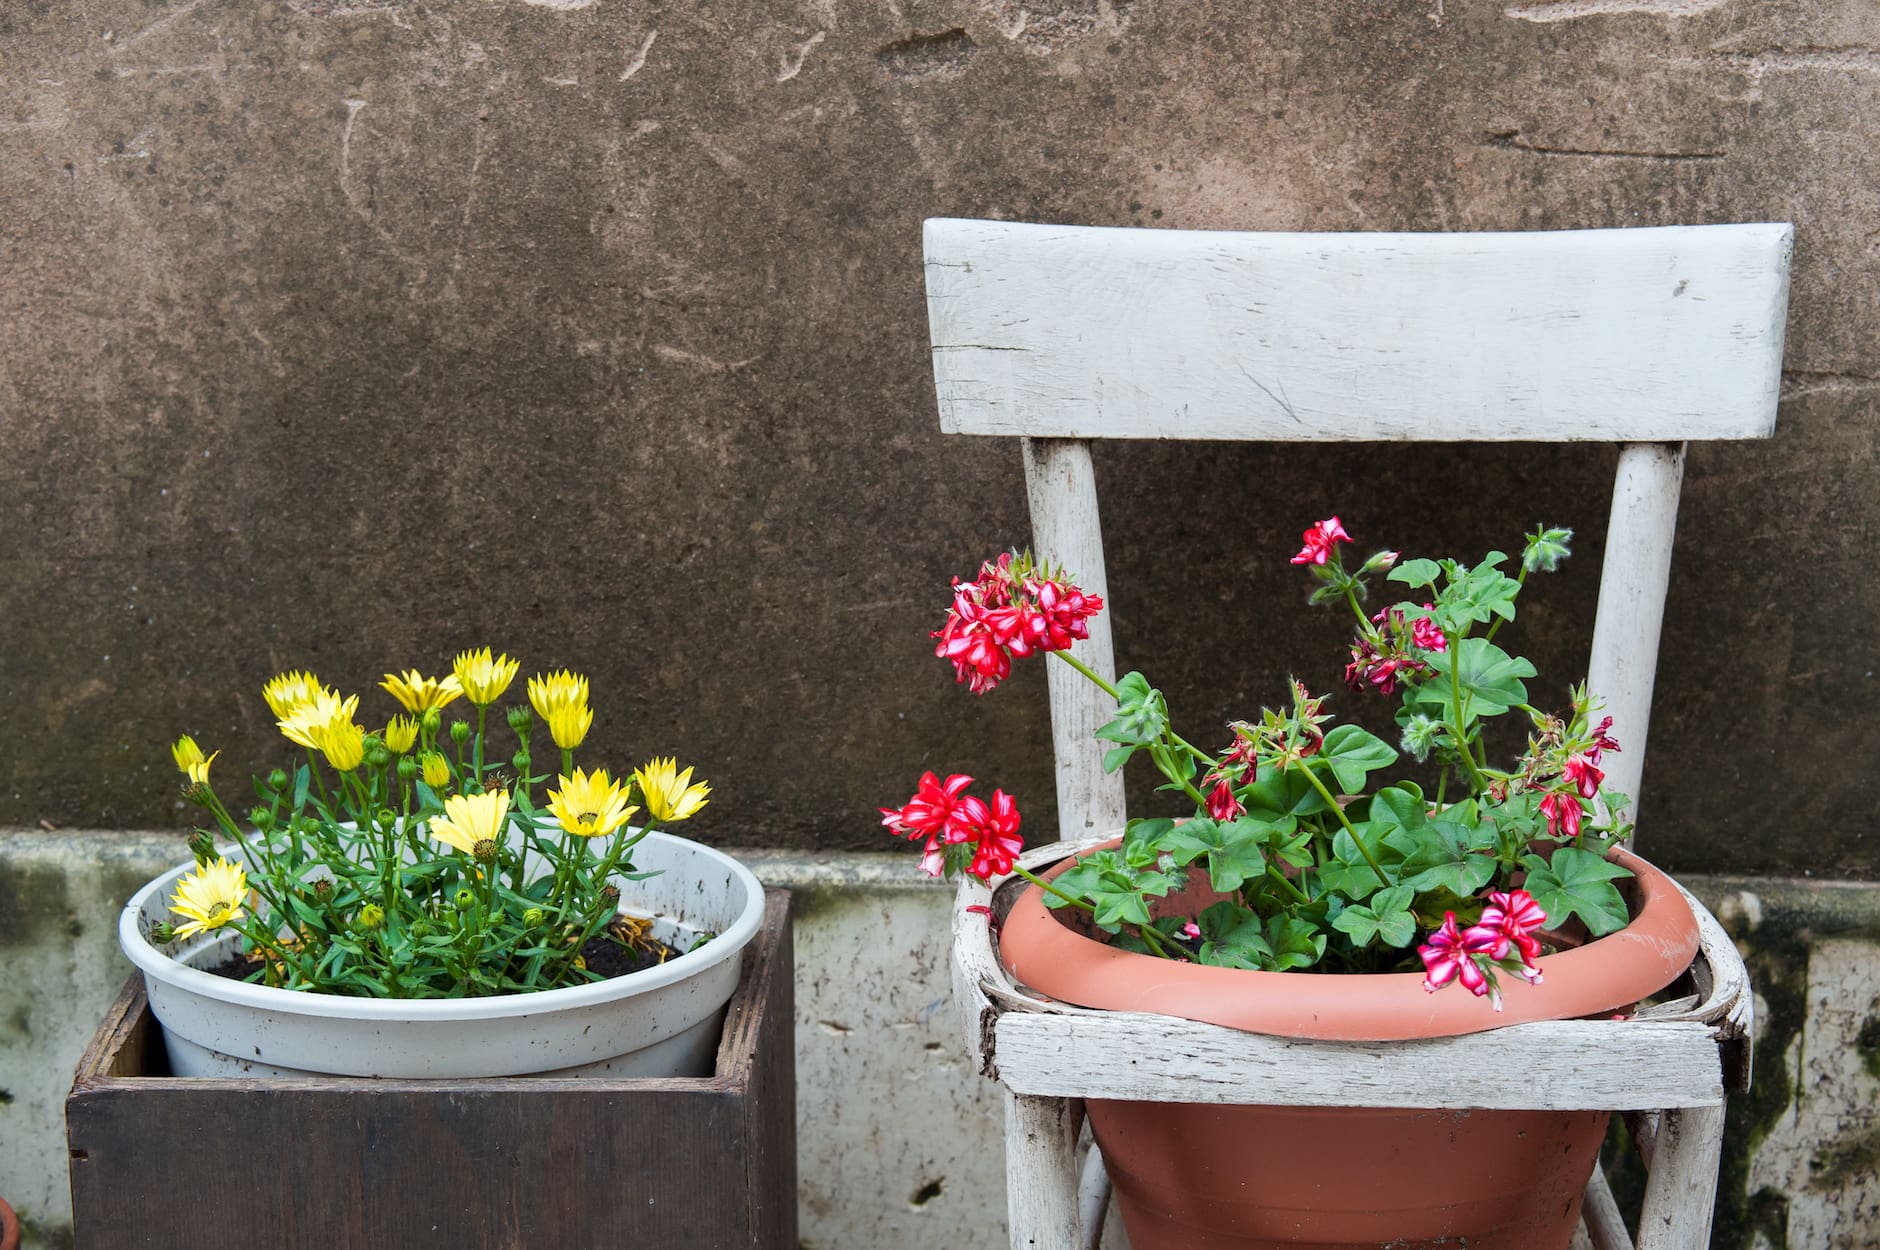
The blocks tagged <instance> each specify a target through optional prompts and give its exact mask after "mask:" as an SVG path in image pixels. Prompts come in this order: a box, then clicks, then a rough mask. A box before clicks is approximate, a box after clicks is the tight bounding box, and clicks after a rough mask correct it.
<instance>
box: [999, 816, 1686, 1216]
mask: <svg viewBox="0 0 1880 1250" xmlns="http://www.w3.org/2000/svg"><path fill="white" fill-rule="evenodd" d="M1112 845H1114V844H1112ZM1617 858H1618V861H1619V862H1620V863H1622V864H1624V865H1625V866H1626V867H1627V868H1629V869H1631V870H1632V871H1633V872H1634V873H1636V874H1637V877H1636V882H1637V891H1638V893H1637V898H1636V901H1635V905H1634V917H1633V920H1632V922H1631V924H1629V925H1627V926H1626V928H1624V929H1623V930H1621V931H1620V932H1618V933H1614V934H1610V935H1608V936H1606V937H1604V938H1600V939H1599V940H1597V941H1593V942H1589V943H1587V944H1586V945H1584V946H1581V947H1577V948H1575V949H1572V950H1567V951H1563V952H1561V953H1559V954H1555V955H1549V956H1547V957H1545V958H1544V959H1542V960H1541V961H1540V966H1541V969H1542V971H1543V973H1544V978H1545V979H1544V982H1543V984H1541V985H1539V986H1529V985H1527V984H1526V983H1524V982H1521V981H1520V980H1518V979H1517V978H1514V977H1504V978H1502V993H1503V996H1504V1000H1505V1003H1504V1010H1503V1011H1501V1012H1500V1013H1497V1012H1495V1011H1493V1010H1492V1009H1491V1008H1490V1007H1489V1004H1488V1002H1487V1001H1486V1000H1485V999H1479V998H1475V997H1472V996H1471V995H1469V994H1468V993H1466V992H1464V991H1463V990H1462V989H1461V987H1459V986H1453V985H1452V986H1450V987H1449V988H1447V989H1445V990H1442V991H1440V992H1438V993H1435V994H1431V993H1428V992H1426V991H1425V990H1424V989H1423V978H1422V976H1421V975H1419V974H1417V973H1388V974H1375V975H1339V974H1332V973H1321V974H1314V973H1301V972H1247V971H1241V970H1237V969H1230V968H1213V967H1205V966H1202V965H1199V964H1181V963H1171V962H1170V961H1168V960H1164V959H1156V958H1153V957H1151V956H1148V955H1136V954H1131V953H1130V952H1128V951H1123V950H1118V949H1116V948H1114V947H1111V946H1107V945H1104V944H1103V943H1101V942H1099V941H1096V940H1094V939H1092V938H1089V937H1086V936H1084V935H1083V934H1082V933H1079V932H1077V931H1076V930H1075V929H1073V928H1072V927H1071V926H1070V925H1068V924H1066V923H1064V921H1063V920H1061V919H1060V918H1059V914H1056V913H1053V912H1051V911H1048V910H1047V909H1046V908H1045V906H1044V902H1043V892H1042V891H1040V890H1039V889H1038V888H1037V887H1035V886H1034V887H1031V888H1030V889H1028V890H1026V891H1025V892H1024V893H1023V894H1022V895H1021V896H1020V898H1019V900H1018V903H1017V904H1016V905H1015V906H1014V907H1013V909H1012V912H1011V914H1010V915H1009V916H1007V917H1006V920H1005V923H1004V926H1003V929H1002V930H1001V934H1000V954H1001V958H1002V959H1003V960H1004V962H1005V965H1006V967H1007V968H1008V969H1010V970H1011V972H1012V975H1013V976H1014V977H1016V978H1018V979H1019V980H1020V981H1022V982H1024V983H1025V984H1026V985H1029V986H1031V987H1032V988H1033V989H1035V990H1038V991H1039V992H1040V993H1043V994H1047V995H1049V996H1051V997H1053V998H1056V999H1059V1000H1061V1001H1063V1002H1067V1003H1075V1004H1077V1005H1079V1006H1084V1007H1097V1008H1104V1009H1109V1010H1116V1011H1149V1012H1158V1013H1161V1014H1164V1015H1172V1016H1181V1017H1184V1018H1186V1019H1190V1020H1201V1021H1205V1022H1208V1023H1212V1024H1220V1025H1225V1026H1227V1027H1229V1028H1238V1029H1245V1030H1247V1031H1249V1032H1256V1033H1266V1034H1272V1035H1276V1036H1281V1037H1295V1038H1302V1039H1316V1040H1325V1041H1400V1040H1409V1039H1418V1038H1436V1037H1449V1036H1455V1035H1458V1034H1463V1033H1476V1032H1482V1031H1485V1030H1487V1029H1492V1028H1498V1027H1501V1026H1503V1025H1508V1024H1519V1023H1524V1022H1527V1021H1533V1020H1564V1019H1573V1018H1578V1017H1582V1016H1598V1015H1604V1014H1607V1013H1609V1012H1612V1011H1616V1010H1619V1009H1622V1008H1626V1007H1629V1006H1630V1005H1631V1004H1633V1003H1635V1002H1637V1001H1639V1000H1640V999H1642V998H1644V997H1646V996H1647V995H1649V994H1652V993H1655V992H1657V991H1658V990H1661V989H1663V988H1664V987H1665V986H1667V985H1669V984H1670V983H1671V982H1672V981H1674V980H1675V979H1676V978H1677V977H1678V976H1679V975H1680V974H1681V973H1683V972H1684V970H1685V969H1686V968H1688V967H1689V966H1690V963H1691V960H1692V958H1693V957H1694V956H1695V955H1696V953H1697V922H1696V919H1695V917H1693V916H1692V914H1691V909H1690V907H1689V905H1688V904H1686V903H1685V901H1684V898H1683V896H1682V895H1681V894H1680V893H1679V891H1678V889H1677V887H1676V886H1675V885H1674V884H1673V883H1672V881H1671V879H1670V878H1669V877H1666V876H1665V875H1664V874H1663V873H1661V872H1659V871H1658V870H1657V869H1656V868H1653V867H1652V866H1651V865H1650V864H1647V863H1646V862H1645V861H1643V860H1641V859H1639V858H1638V857H1637V856H1634V855H1630V854H1627V853H1625V852H1619V853H1618V854H1617ZM1070 863H1071V861H1065V862H1064V863H1063V864H1061V865H1059V866H1058V867H1057V868H1056V869H1055V870H1054V871H1053V873H1052V874H1050V875H1055V874H1056V873H1057V872H1062V871H1064V870H1065V869H1067V868H1069V867H1070ZM1191 880H1192V881H1193V882H1194V884H1192V885H1191V887H1190V888H1189V889H1188V890H1187V891H1185V892H1182V893H1180V894H1177V895H1173V896H1171V898H1170V899H1169V900H1168V905H1169V906H1170V907H1171V909H1174V910H1181V911H1185V912H1191V911H1193V910H1195V909H1197V908H1198V907H1204V906H1206V905H1207V904H1208V903H1209V902H1211V901H1213V899H1214V898H1215V897H1218V896H1216V895H1214V894H1213V892H1212V891H1211V890H1210V889H1209V888H1208V885H1207V881H1206V877H1205V875H1203V874H1199V873H1197V874H1196V875H1195V876H1194V877H1193V878H1192V879H1191ZM1589 1062H1597V1058H1596V1057H1589ZM1508 1079H1509V1080H1510V1081H1519V1080H1520V1079H1521V1077H1520V1074H1519V1073H1518V1072H1510V1073H1509V1074H1508ZM1088 1110H1089V1115H1090V1120H1091V1126H1092V1128H1093V1130H1094V1131H1095V1133H1096V1137H1097V1141H1098V1144H1099V1145H1100V1146H1101V1147H1102V1149H1103V1157H1104V1162H1105V1164H1106V1165H1107V1167H1108V1169H1109V1172H1110V1178H1111V1181H1112V1183H1113V1184H1114V1186H1115V1189H1116V1194H1117V1199H1118V1207H1119V1209H1120V1210H1121V1212H1122V1216H1123V1221H1124V1224H1125V1225H1126V1226H1127V1228H1128V1230H1129V1239H1130V1243H1131V1245H1133V1246H1134V1247H1135V1248H1136V1250H1228V1248H1230V1247H1231V1248H1232V1250H1266V1248H1268V1247H1272V1248H1275V1250H1277V1248H1279V1247H1294V1248H1298V1247H1318V1248H1320V1250H1359V1248H1362V1250H1379V1248H1380V1247H1390V1248H1391V1250H1419V1248H1421V1247H1430V1248H1432V1250H1434V1248H1435V1247H1438V1246H1441V1247H1459V1246H1463V1245H1466V1246H1468V1247H1470V1250H1566V1246H1567V1244H1568V1242H1569V1241H1570V1240H1571V1239H1572V1235H1573V1228H1574V1225H1575V1223H1576V1222H1577V1221H1578V1219H1579V1210H1580V1193H1581V1190H1582V1189H1584V1187H1585V1185H1586V1179H1587V1177H1588V1175H1590V1173H1591V1171H1592V1165H1593V1161H1594V1159H1595V1157H1596V1156H1597V1153H1598V1150H1599V1143H1600V1140H1601V1139H1602V1138H1603V1137H1604V1135H1605V1129H1606V1119H1607V1116H1606V1114H1605V1113H1604V1112H1545V1111H1537V1112H1525V1111H1403V1110H1383V1109H1369V1108H1306V1107H1263V1106H1223V1105H1214V1104H1194V1103H1143V1102H1109V1101H1102V1100H1094V1099H1093V1100H1091V1101H1090V1102H1089V1103H1088Z"/></svg>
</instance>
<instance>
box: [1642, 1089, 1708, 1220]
mask: <svg viewBox="0 0 1880 1250" xmlns="http://www.w3.org/2000/svg"><path fill="white" fill-rule="evenodd" d="M1722 1156H1723V1107H1722V1106H1721V1105H1719V1106H1715V1107H1686V1108H1683V1109H1681V1110H1676V1111H1666V1112H1665V1113H1664V1115H1663V1116H1662V1117H1661V1119H1660V1121H1659V1125H1658V1141H1657V1146H1656V1148H1655V1149H1654V1150H1653V1152H1652V1161H1651V1171H1650V1172H1649V1173H1648V1174H1647V1175H1646V1178H1645V1204H1644V1209H1643V1210H1642V1211H1641V1212H1640V1213H1639V1221H1638V1250H1705V1247H1707V1246H1708V1245H1710V1222H1711V1219H1712V1217H1713V1214H1714V1211H1715V1207H1716V1198H1717V1165H1718V1162H1719V1161H1720V1160H1721V1158H1722Z"/></svg>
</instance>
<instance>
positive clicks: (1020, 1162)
mask: <svg viewBox="0 0 1880 1250" xmlns="http://www.w3.org/2000/svg"><path fill="white" fill-rule="evenodd" d="M1078 1125H1079V1117H1078V1116H1077V1115H1076V1113H1075V1110H1074V1108H1073V1107H1072V1106H1071V1105H1070V1103H1069V1102H1068V1101H1067V1100H1065V1099H1062V1098H1028V1097H1026V1096H1024V1095H1023V1094H1015V1093H1013V1092H1012V1091H1011V1089H1009V1088H1008V1089H1007V1090H1006V1091H1005V1209H1006V1222H1007V1225H1008V1227H1009V1228H1010V1231H1011V1237H1012V1250H1074V1248H1075V1247H1077V1246H1079V1245H1080V1244H1081V1242H1080V1239H1079V1236H1078V1224H1077V1178H1078V1170H1077V1129H1078Z"/></svg>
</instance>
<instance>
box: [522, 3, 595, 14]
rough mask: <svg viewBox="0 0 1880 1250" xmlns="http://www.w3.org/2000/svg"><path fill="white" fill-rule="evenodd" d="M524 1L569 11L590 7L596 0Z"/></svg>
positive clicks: (547, 7)
mask: <svg viewBox="0 0 1880 1250" xmlns="http://www.w3.org/2000/svg"><path fill="white" fill-rule="evenodd" d="M522 3H524V4H530V5H534V6H535V7H536V8H538V9H554V10H556V11H557V12H561V13H567V12H570V11H572V10H574V9H585V8H588V7H589V6H590V5H592V4H593V3H594V0H522Z"/></svg>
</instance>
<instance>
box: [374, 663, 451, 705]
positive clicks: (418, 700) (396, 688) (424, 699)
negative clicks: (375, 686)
mask: <svg viewBox="0 0 1880 1250" xmlns="http://www.w3.org/2000/svg"><path fill="white" fill-rule="evenodd" d="M379 685H381V686H383V687H384V688H385V689H386V690H388V691H390V692H391V696H392V697H393V698H394V699H397V700H398V702H399V703H400V704H401V705H403V707H404V709H405V710H406V711H407V712H410V713H411V714H412V715H413V716H422V715H424V713H425V712H427V711H429V710H430V709H431V708H434V707H443V706H444V705H445V704H446V703H449V702H450V701H451V700H452V699H455V698H456V697H457V696H459V695H461V694H462V693H463V687H462V686H461V685H459V684H458V682H457V679H456V678H455V677H445V678H444V679H443V680H441V681H440V680H438V679H437V678H434V677H426V676H424V674H422V673H420V672H419V671H418V670H417V669H415V668H409V669H406V670H405V672H404V674H403V675H402V676H401V675H399V674H397V673H387V674H385V680H384V681H382V682H380V683H379Z"/></svg>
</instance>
